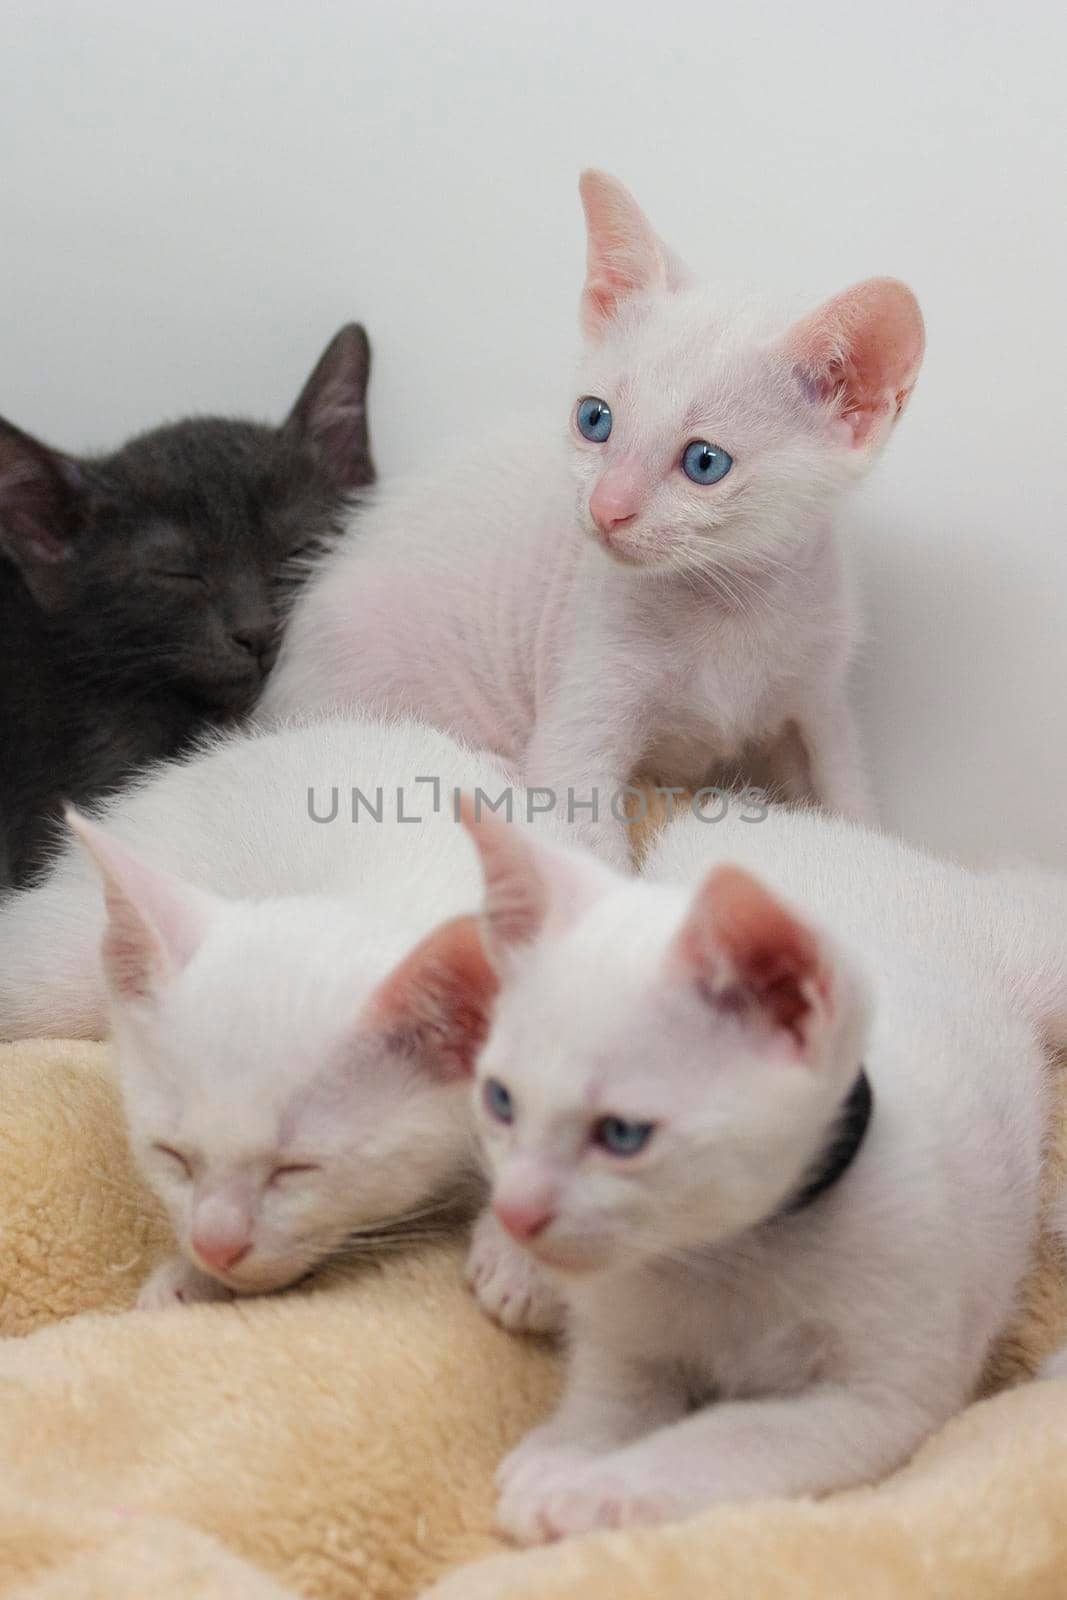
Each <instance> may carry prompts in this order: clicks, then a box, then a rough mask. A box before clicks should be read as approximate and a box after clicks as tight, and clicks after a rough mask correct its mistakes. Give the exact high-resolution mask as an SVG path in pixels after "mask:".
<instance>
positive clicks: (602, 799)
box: [523, 684, 643, 872]
mask: <svg viewBox="0 0 1067 1600" xmlns="http://www.w3.org/2000/svg"><path fill="white" fill-rule="evenodd" d="M568 695H570V696H571V698H568ZM639 725H640V716H639V714H638V713H637V712H636V710H635V709H634V708H628V707H627V706H626V705H625V704H624V703H623V704H616V705H614V706H610V707H609V706H608V705H607V704H605V702H604V700H603V697H602V696H601V695H593V694H590V693H588V692H583V686H582V685H580V684H568V685H566V686H564V687H563V688H561V691H560V694H559V695H558V696H557V699H556V701H555V702H554V703H553V705H552V706H550V707H548V708H546V710H545V712H544V714H543V716H542V717H541V719H540V720H539V721H538V723H537V726H536V727H535V729H534V732H533V736H532V738H531V740H530V743H529V746H528V747H527V751H526V759H525V762H524V772H523V777H524V781H525V783H526V787H527V789H529V790H535V789H540V790H542V791H545V792H546V793H551V794H552V795H553V796H555V801H556V812H557V815H559V816H560V817H563V818H565V819H566V820H567V821H568V822H569V823H571V824H572V826H573V827H574V832H575V839H576V841H577V842H579V843H581V844H584V845H586V846H587V847H588V848H589V849H591V850H592V851H594V853H595V854H596V855H598V856H600V858H601V860H603V861H606V862H608V863H609V865H611V866H614V867H618V868H619V869H620V871H624V872H625V871H629V870H630V869H631V868H632V865H633V858H632V856H631V853H630V834H629V828H628V826H627V823H626V820H625V817H624V813H623V804H624V800H625V793H624V790H625V786H626V784H627V782H628V781H629V778H630V775H631V773H632V772H633V771H634V769H635V768H636V766H637V765H638V763H639V761H640V759H641V756H642V754H643V743H642V739H641V737H640V736H639Z"/></svg>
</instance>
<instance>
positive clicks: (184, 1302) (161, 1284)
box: [137, 1256, 234, 1311]
mask: <svg viewBox="0 0 1067 1600" xmlns="http://www.w3.org/2000/svg"><path fill="white" fill-rule="evenodd" d="M233 1298H234V1295H233V1290H232V1289H227V1287H226V1285H225V1284H224V1283H219V1282H218V1280H217V1279H216V1278H209V1277H208V1275H207V1273H206V1272H198V1271H197V1269H196V1268H195V1267H194V1266H193V1265H192V1263H191V1262H188V1261H186V1260H185V1258H184V1257H183V1256H173V1257H172V1258H171V1260H170V1261H164V1263H163V1265H162V1266H161V1267H157V1268H156V1270H155V1272H153V1274H152V1276H151V1277H150V1278H146V1279H145V1282H144V1283H143V1284H142V1286H141V1292H140V1294H139V1295H138V1296H137V1309H138V1310H139V1311H165V1310H168V1309H169V1308H170V1307H172V1306H179V1305H180V1306H188V1305H194V1304H195V1303H196V1302H197V1301H201V1302H206V1301H209V1300H232V1299H233Z"/></svg>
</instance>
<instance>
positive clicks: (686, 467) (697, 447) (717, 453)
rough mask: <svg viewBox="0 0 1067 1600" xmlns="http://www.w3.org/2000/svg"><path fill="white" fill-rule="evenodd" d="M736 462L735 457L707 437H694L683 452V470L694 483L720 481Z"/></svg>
mask: <svg viewBox="0 0 1067 1600" xmlns="http://www.w3.org/2000/svg"><path fill="white" fill-rule="evenodd" d="M733 464H734V458H733V456H731V455H727V453H726V451H725V450H720V449H719V447H718V445H717V444H709V443H708V441H707V440H706V439H694V440H693V442H692V444H687V445H686V447H685V450H684V451H683V453H682V471H683V472H684V473H685V475H686V477H687V478H692V480H693V482H694V483H718V481H719V479H720V478H725V476H726V474H727V473H728V472H729V470H730V468H731V467H732V466H733Z"/></svg>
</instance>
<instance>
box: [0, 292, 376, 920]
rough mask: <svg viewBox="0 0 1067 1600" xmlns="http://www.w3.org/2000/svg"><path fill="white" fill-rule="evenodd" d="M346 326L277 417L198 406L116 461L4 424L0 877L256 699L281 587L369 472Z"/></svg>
mask: <svg viewBox="0 0 1067 1600" xmlns="http://www.w3.org/2000/svg"><path fill="white" fill-rule="evenodd" d="M369 371H370V347H369V344H368V342H367V336H366V334H365V333H364V331H363V329H362V328H361V327H360V326H359V325H358V324H356V323H350V324H349V325H348V326H346V327H344V328H342V329H341V331H340V332H339V333H338V334H337V335H336V337H335V338H334V339H333V340H332V342H331V343H330V345H329V346H328V347H327V349H326V350H325V352H324V353H323V355H322V357H321V358H320V360H319V362H318V364H317V366H316V367H315V370H314V372H313V373H312V374H311V377H310V378H309V379H308V381H307V383H306V384H305V386H304V388H303V390H302V392H301V394H300V397H299V399H298V400H297V402H296V404H295V406H294V407H293V409H292V411H291V412H290V414H289V416H288V418H287V419H286V421H285V422H284V423H283V424H282V425H281V426H280V427H270V426H268V425H264V424H261V423H255V422H247V421H243V420H238V419H233V418H225V417H194V418H189V419H187V420H185V421H182V422H177V423H171V424H167V425H165V426H163V427H160V428H156V429H153V430H152V431H151V432H150V433H144V434H140V435H138V436H137V437H136V438H134V439H131V440H130V441H129V442H128V443H127V444H125V445H124V446H123V447H122V448H121V449H120V450H117V451H116V452H115V453H114V454H113V455H108V456H95V457H88V458H81V457H74V456H69V455H66V454H64V453H62V452H60V451H57V450H53V449H51V448H50V447H49V446H47V445H44V444H42V443H41V442H40V441H39V440H37V439H34V438H31V437H30V436H29V435H28V434H26V433H23V432H22V431H21V429H19V428H16V427H14V426H13V424H11V423H10V422H6V421H4V420H3V418H0V888H2V887H3V886H5V884H6V885H16V886H20V885H23V884H26V883H28V882H30V881H31V880H32V878H33V877H34V875H35V874H36V872H37V871H38V870H39V869H40V867H41V866H42V865H43V864H44V862H45V861H46V860H47V858H48V856H49V854H50V852H51V849H52V841H53V836H54V832H55V818H56V816H57V813H58V811H59V808H60V806H61V804H62V803H63V802H64V801H74V802H77V803H80V804H85V803H87V802H90V801H92V800H93V799H95V798H97V797H99V796H101V795H102V794H105V793H107V792H109V791H112V790H115V789H117V788H119V787H120V786H121V785H122V784H123V783H124V782H125V781H126V780H127V779H128V778H129V777H130V776H131V774H133V773H134V772H136V771H137V770H138V769H139V768H141V767H144V766H145V765H146V764H148V763H149V762H151V761H154V760H157V759H160V758H162V757H167V756H173V755H175V754H177V753H178V752H179V751H180V750H181V749H183V748H184V747H185V746H186V745H188V744H189V743H190V741H191V740H192V739H193V738H194V737H195V736H196V735H197V734H198V733H200V732H201V731H202V730H203V729H205V728H207V727H210V726H213V725H216V724H223V723H228V722H232V721H234V720H235V719H237V718H240V717H241V716H243V715H245V714H246V713H247V712H248V711H249V710H250V709H251V708H252V706H253V705H254V703H255V701H256V699H257V697H258V695H259V693H260V690H261V689H262V687H263V683H264V681H265V679H266V676H267V674H268V673H269V672H270V670H271V667H272V666H273V664H274V660H275V657H276V655H277V651H278V643H279V638H280V635H281V631H282V628H283V626H284V623H285V619H286V616H287V612H288V607H289V603H290V601H291V599H292V597H293V594H294V592H295V591H296V589H297V588H298V587H299V585H300V584H301V583H302V581H303V579H304V577H305V576H306V574H307V572H308V571H309V570H310V561H311V558H312V557H314V556H316V555H317V554H318V553H319V552H320V551H321V550H323V549H324V548H326V547H327V546H328V545H330V544H331V543H332V542H333V541H334V539H335V538H336V537H337V536H338V535H339V533H340V531H341V529H342V527H343V526H344V524H345V521H346V518H347V513H348V511H349V509H350V507H351V504H352V502H353V497H356V496H358V493H359V491H360V490H362V489H364V488H365V487H366V486H367V485H369V484H372V483H373V482H374V477H375V473H374V465H373V462H372V460H371V455H370V446H369V442H368V436H367V416H366V392H367V380H368V376H369Z"/></svg>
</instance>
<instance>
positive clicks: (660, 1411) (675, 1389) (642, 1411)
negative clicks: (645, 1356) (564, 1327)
mask: <svg viewBox="0 0 1067 1600" xmlns="http://www.w3.org/2000/svg"><path fill="white" fill-rule="evenodd" d="M685 1408H686V1397H685V1394H684V1391H683V1390H682V1389H681V1387H680V1386H679V1385H677V1384H676V1383H674V1382H672V1381H671V1380H670V1379H669V1378H668V1376H667V1375H666V1374H665V1373H663V1372H660V1371H658V1370H654V1369H652V1368H648V1367H644V1366H641V1365H639V1364H638V1363H636V1362H632V1361H628V1360H626V1359H624V1358H622V1357H619V1356H616V1355H614V1354H612V1353H611V1352H606V1351H604V1350H601V1349H598V1348H596V1347H595V1346H593V1345H590V1344H589V1343H587V1342H586V1341H581V1340H580V1341H579V1342H578V1343H577V1344H576V1345H575V1347H574V1350H573V1352H572V1356H571V1365H570V1370H569V1372H568V1375H567V1387H566V1389H565V1391H564V1394H563V1399H562V1400H561V1402H560V1405H559V1409H558V1410H557V1412H556V1414H555V1416H553V1417H551V1418H550V1419H549V1421H548V1422H546V1423H544V1424H543V1425H542V1426H541V1427H540V1428H535V1429H534V1430H533V1432H532V1433H529V1434H527V1435H526V1438H525V1439H523V1441H522V1443H521V1444H520V1445H519V1446H518V1448H517V1449H515V1450H513V1451H512V1452H511V1454H510V1455H509V1456H506V1457H505V1459H504V1461H503V1462H502V1463H501V1465H500V1468H499V1470H498V1472H497V1475H496V1484H497V1489H498V1490H499V1500H498V1502H497V1513H496V1520H497V1526H498V1527H499V1528H500V1529H501V1531H502V1532H504V1533H507V1534H510V1535H511V1537H512V1538H513V1539H517V1540H518V1541H519V1543H520V1544H539V1543H541V1542H542V1541H543V1540H545V1539H551V1538H555V1537H557V1535H556V1534H555V1533H553V1532H551V1531H550V1529H549V1525H548V1524H547V1523H546V1521H545V1516H546V1508H548V1507H551V1506H553V1505H555V1504H556V1503H557V1500H558V1498H559V1497H560V1496H561V1495H565V1493H566V1486H567V1484H569V1483H571V1482H574V1481H576V1480H577V1481H581V1479H582V1477H583V1474H584V1473H585V1472H586V1471H592V1470H593V1469H594V1468H595V1465H596V1461H597V1459H598V1457H604V1458H605V1459H609V1460H610V1459H614V1453H615V1452H617V1451H618V1450H619V1448H620V1447H621V1446H623V1445H625V1444H627V1443H628V1441H630V1440H633V1439H639V1438H641V1437H642V1436H643V1435H644V1434H646V1433H649V1432H651V1431H652V1430H655V1429H659V1428H663V1427H664V1426H665V1425H666V1424H668V1423H670V1422H673V1421H674V1420H676V1419H677V1418H679V1417H681V1416H683V1415H684V1413H685Z"/></svg>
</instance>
